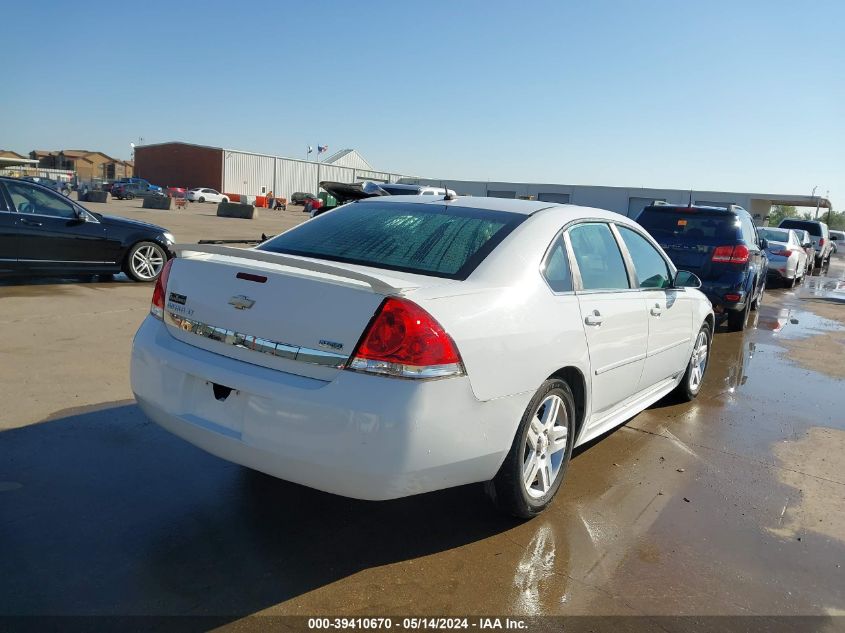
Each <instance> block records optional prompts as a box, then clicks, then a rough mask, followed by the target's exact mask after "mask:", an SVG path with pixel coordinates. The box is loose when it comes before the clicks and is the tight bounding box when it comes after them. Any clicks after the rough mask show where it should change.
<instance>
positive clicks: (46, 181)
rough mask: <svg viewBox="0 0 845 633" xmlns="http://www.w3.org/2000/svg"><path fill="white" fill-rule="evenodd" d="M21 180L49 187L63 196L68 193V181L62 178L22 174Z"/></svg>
mask: <svg viewBox="0 0 845 633" xmlns="http://www.w3.org/2000/svg"><path fill="white" fill-rule="evenodd" d="M21 180H26V181H29V182H37V183H38V184H40V185H44V186H45V187H49V188H50V189H52V190H53V191H57V192H59V193H60V194H62V195H63V196H69V195H70V183H67V182H64V181H62V180H53V179H52V178H41V177H40V176H24V177H23V178H21Z"/></svg>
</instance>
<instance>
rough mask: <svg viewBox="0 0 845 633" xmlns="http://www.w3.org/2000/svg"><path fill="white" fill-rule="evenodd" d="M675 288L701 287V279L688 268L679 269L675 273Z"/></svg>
mask: <svg viewBox="0 0 845 633" xmlns="http://www.w3.org/2000/svg"><path fill="white" fill-rule="evenodd" d="M674 286H675V288H701V279H699V278H698V275H696V274H695V273H691V272H689V271H688V270H679V271H678V272H677V274H676V275H675V283H674Z"/></svg>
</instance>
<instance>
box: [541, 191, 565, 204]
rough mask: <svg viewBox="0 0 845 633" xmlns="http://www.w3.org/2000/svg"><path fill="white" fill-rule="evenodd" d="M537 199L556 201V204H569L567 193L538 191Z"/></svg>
mask: <svg viewBox="0 0 845 633" xmlns="http://www.w3.org/2000/svg"><path fill="white" fill-rule="evenodd" d="M537 200H539V201H541V202H557V203H558V204H569V194H568V193H538V194H537Z"/></svg>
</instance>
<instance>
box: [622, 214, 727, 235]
mask: <svg viewBox="0 0 845 633" xmlns="http://www.w3.org/2000/svg"><path fill="white" fill-rule="evenodd" d="M637 222H639V223H640V224H641V225H642V226H643V227H644V228H645V230H646V231H648V232H649V233H651V236H652V237H653V238H654V239H656V240H657V241H658V242H660V241H661V240H666V239H689V240H691V241H692V240H702V239H704V240H711V239H712V240H727V241H730V240H736V239H738V237H739V220H738V219H737V218H736V216H734V215H731V214H728V213H720V214H714V213H702V212H701V211H693V212H691V213H690V212H684V211H681V210H658V209H645V210H644V211H643V212H642V213H641V214H640V217H638V218H637Z"/></svg>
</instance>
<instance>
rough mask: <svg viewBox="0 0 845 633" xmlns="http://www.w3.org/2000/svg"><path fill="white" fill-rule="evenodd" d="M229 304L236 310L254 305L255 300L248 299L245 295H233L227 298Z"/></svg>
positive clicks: (247, 308)
mask: <svg viewBox="0 0 845 633" xmlns="http://www.w3.org/2000/svg"><path fill="white" fill-rule="evenodd" d="M229 305H230V306H235V309H236V310H249V309H250V308H251V307H252V306H254V305H255V300H254V299H250V298H249V297H247V296H246V295H235V296H234V297H232V298H231V299H229Z"/></svg>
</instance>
